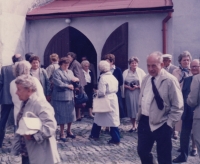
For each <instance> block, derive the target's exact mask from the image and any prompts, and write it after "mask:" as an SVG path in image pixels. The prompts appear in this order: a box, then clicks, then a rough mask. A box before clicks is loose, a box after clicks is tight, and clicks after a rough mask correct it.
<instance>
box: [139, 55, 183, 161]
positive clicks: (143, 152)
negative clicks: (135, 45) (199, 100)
mask: <svg viewBox="0 0 200 164" xmlns="http://www.w3.org/2000/svg"><path fill="white" fill-rule="evenodd" d="M163 65H164V64H163V58H162V53H160V52H153V53H151V54H150V55H149V56H148V58H147V68H148V72H149V75H147V76H145V77H144V79H143V81H142V85H141V92H140V96H139V111H138V117H137V120H138V121H139V125H138V154H139V156H140V159H141V162H142V164H153V163H154V162H153V155H152V154H151V149H152V147H153V144H154V142H155V141H156V143H157V154H158V163H159V164H171V163H172V159H171V150H172V141H171V135H172V128H173V127H174V125H175V123H176V122H177V121H178V120H179V119H180V117H181V114H182V110H183V98H182V93H181V90H180V86H179V84H178V81H177V80H176V78H175V77H174V76H173V75H171V74H170V73H168V72H167V71H165V70H164V69H162V68H163Z"/></svg>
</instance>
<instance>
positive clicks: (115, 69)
mask: <svg viewBox="0 0 200 164" xmlns="http://www.w3.org/2000/svg"><path fill="white" fill-rule="evenodd" d="M104 60H106V61H107V62H108V63H110V71H111V72H112V74H113V76H115V78H116V79H117V81H118V91H117V98H118V104H119V114H120V118H123V117H125V113H124V106H123V102H122V94H121V86H122V85H123V76H122V71H121V69H120V68H119V67H116V66H115V55H113V54H107V55H105V56H104Z"/></svg>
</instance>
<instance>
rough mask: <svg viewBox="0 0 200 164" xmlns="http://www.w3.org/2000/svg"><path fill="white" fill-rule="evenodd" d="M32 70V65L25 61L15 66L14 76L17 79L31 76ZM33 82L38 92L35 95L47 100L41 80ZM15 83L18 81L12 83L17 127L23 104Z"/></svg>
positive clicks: (11, 88)
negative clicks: (17, 93) (17, 119)
mask: <svg viewBox="0 0 200 164" xmlns="http://www.w3.org/2000/svg"><path fill="white" fill-rule="evenodd" d="M30 68H31V65H30V63H29V62H27V61H25V60H23V61H20V62H17V63H16V64H15V65H14V68H13V74H14V76H15V77H16V78H17V77H18V76H21V75H29V74H30ZM33 80H34V82H35V84H36V88H37V90H36V91H35V94H36V95H37V97H39V98H42V99H45V96H44V92H43V88H42V86H41V84H40V82H39V80H38V79H37V78H35V77H33ZM15 81H16V80H13V81H12V82H11V83H10V94H11V96H12V102H13V104H14V120H15V125H17V124H16V118H17V115H18V113H19V111H20V106H21V102H22V101H21V100H20V99H19V97H18V96H17V95H16V91H17V87H16V84H15Z"/></svg>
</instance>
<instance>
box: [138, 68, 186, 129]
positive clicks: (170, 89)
mask: <svg viewBox="0 0 200 164" xmlns="http://www.w3.org/2000/svg"><path fill="white" fill-rule="evenodd" d="M149 77H150V75H146V76H145V77H144V79H143V81H142V85H141V91H140V96H139V111H138V116H137V120H138V121H139V119H140V117H141V112H142V109H141V100H142V95H144V94H145V93H144V88H145V85H146V82H147V80H148V78H149ZM156 87H157V89H158V92H159V94H160V96H161V97H162V99H163V101H164V109H163V110H160V109H158V107H157V104H156V101H155V99H153V100H152V102H151V106H150V109H149V125H150V128H151V131H154V130H156V129H158V128H159V127H161V126H162V125H163V124H164V123H166V122H167V125H169V126H170V127H171V128H173V127H174V125H175V123H176V122H177V121H178V120H180V118H181V115H182V112H183V96H182V93H181V90H180V86H179V83H178V81H177V80H176V78H175V77H174V76H173V75H171V74H170V73H168V72H167V71H165V70H164V69H163V71H161V73H160V77H159V81H158V82H157V85H156Z"/></svg>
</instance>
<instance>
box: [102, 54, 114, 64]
mask: <svg viewBox="0 0 200 164" xmlns="http://www.w3.org/2000/svg"><path fill="white" fill-rule="evenodd" d="M104 60H109V61H110V62H112V63H113V64H115V55H113V54H107V55H105V56H104Z"/></svg>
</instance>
